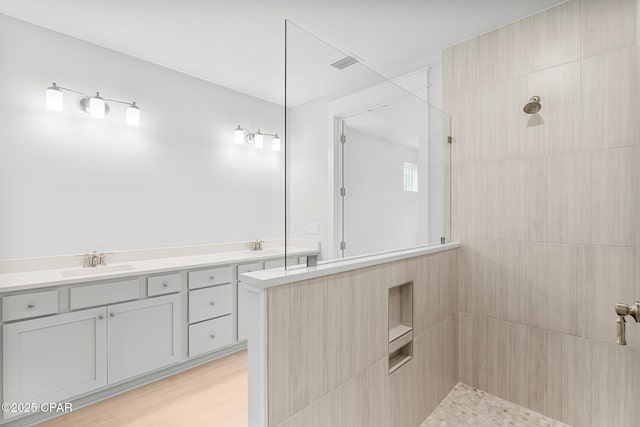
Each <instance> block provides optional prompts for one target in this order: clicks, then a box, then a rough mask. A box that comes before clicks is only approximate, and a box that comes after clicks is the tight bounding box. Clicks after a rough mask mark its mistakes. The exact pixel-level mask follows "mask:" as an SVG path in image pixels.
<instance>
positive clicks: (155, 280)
mask: <svg viewBox="0 0 640 427" xmlns="http://www.w3.org/2000/svg"><path fill="white" fill-rule="evenodd" d="M181 284H182V280H180V274H165V275H164V276H153V277H149V278H148V279H147V296H150V297H154V296H156V295H164V294H171V293H174V292H180V285H181Z"/></svg>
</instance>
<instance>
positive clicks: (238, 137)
mask: <svg viewBox="0 0 640 427" xmlns="http://www.w3.org/2000/svg"><path fill="white" fill-rule="evenodd" d="M233 142H235V143H236V144H244V130H243V129H242V128H241V127H240V125H238V127H237V128H236V130H235V131H234V140H233Z"/></svg>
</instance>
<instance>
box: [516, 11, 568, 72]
mask: <svg viewBox="0 0 640 427" xmlns="http://www.w3.org/2000/svg"><path fill="white" fill-rule="evenodd" d="M580 3H581V2H580V0H571V1H569V2H568V3H564V4H562V5H560V6H557V7H554V8H552V9H548V10H546V11H544V12H541V13H537V14H535V15H533V16H531V17H529V18H527V21H528V28H527V70H528V71H534V70H540V69H543V68H548V67H553V66H555V65H560V64H564V63H567V62H571V61H575V60H577V59H579V58H580V53H581V52H580V50H581V28H580V21H581V19H580V18H581V14H580V11H581V4H580Z"/></svg>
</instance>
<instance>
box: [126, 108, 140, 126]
mask: <svg viewBox="0 0 640 427" xmlns="http://www.w3.org/2000/svg"><path fill="white" fill-rule="evenodd" d="M127 124H128V125H129V126H139V125H140V108H138V106H137V105H136V103H135V102H134V103H133V104H131V105H130V106H129V107H127Z"/></svg>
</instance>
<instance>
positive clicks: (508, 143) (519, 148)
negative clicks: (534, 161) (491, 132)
mask: <svg viewBox="0 0 640 427" xmlns="http://www.w3.org/2000/svg"><path fill="white" fill-rule="evenodd" d="M498 31H500V30H498ZM496 96H497V103H496V106H495V110H494V111H495V115H496V117H497V120H496V127H497V129H496V142H495V151H496V159H498V160H501V159H516V158H522V157H526V155H527V145H526V139H525V137H526V131H527V124H528V122H529V116H528V115H527V114H524V112H523V111H522V107H523V106H524V105H525V103H527V102H528V99H529V98H530V97H531V96H532V95H528V93H527V85H526V77H525V76H524V75H523V76H520V77H515V78H510V79H507V80H501V81H499V82H498V83H497V86H496Z"/></svg>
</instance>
